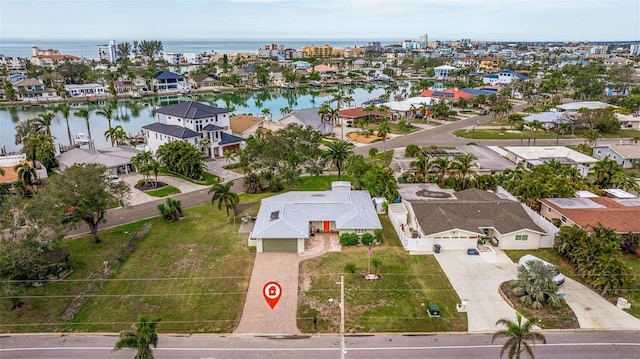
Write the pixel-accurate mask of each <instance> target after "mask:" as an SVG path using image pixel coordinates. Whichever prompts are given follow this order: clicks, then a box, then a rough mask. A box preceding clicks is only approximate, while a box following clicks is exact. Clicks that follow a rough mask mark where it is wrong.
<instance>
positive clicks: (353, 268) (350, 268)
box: [344, 263, 356, 273]
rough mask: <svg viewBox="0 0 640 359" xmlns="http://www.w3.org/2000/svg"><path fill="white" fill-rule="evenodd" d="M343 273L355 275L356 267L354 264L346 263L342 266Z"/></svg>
mask: <svg viewBox="0 0 640 359" xmlns="http://www.w3.org/2000/svg"><path fill="white" fill-rule="evenodd" d="M344 271H345V272H347V273H355V272H356V265H355V264H354V263H347V264H346V265H345V266H344Z"/></svg>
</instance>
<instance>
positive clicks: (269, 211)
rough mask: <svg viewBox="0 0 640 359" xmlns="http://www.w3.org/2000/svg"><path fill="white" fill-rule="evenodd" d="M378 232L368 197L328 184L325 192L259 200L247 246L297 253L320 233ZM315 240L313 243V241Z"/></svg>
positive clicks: (341, 184)
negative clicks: (327, 189) (258, 208)
mask: <svg viewBox="0 0 640 359" xmlns="http://www.w3.org/2000/svg"><path fill="white" fill-rule="evenodd" d="M378 229H382V224H381V223H380V219H379V218H378V215H377V213H376V209H375V207H374V205H373V201H372V199H371V195H369V191H366V190H351V184H350V183H349V182H341V181H339V182H332V183H331V190H329V191H291V192H287V193H283V194H279V195H275V196H272V197H269V198H265V199H263V200H262V202H261V205H260V211H259V212H258V215H257V216H256V222H255V227H254V228H253V232H251V234H250V235H249V245H250V246H255V247H256V251H257V252H259V253H260V252H298V253H302V252H304V249H305V241H313V240H314V239H315V238H316V236H319V235H321V234H323V233H329V234H330V235H331V234H334V235H336V236H340V235H342V234H343V233H356V234H358V235H363V234H365V233H371V234H374V232H375V231H376V230H378ZM316 240H317V239H316Z"/></svg>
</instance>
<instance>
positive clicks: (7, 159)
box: [0, 153, 48, 191]
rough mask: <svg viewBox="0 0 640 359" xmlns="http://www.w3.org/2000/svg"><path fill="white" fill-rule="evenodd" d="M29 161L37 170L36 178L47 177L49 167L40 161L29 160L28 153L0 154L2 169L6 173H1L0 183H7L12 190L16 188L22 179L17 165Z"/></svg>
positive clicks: (0, 167) (42, 178)
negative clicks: (16, 168)
mask: <svg viewBox="0 0 640 359" xmlns="http://www.w3.org/2000/svg"><path fill="white" fill-rule="evenodd" d="M23 163H28V164H29V166H31V168H33V169H34V170H35V172H36V176H35V178H34V180H44V179H47V178H48V176H47V169H46V168H44V166H42V164H41V163H40V162H38V161H35V162H34V161H27V155H25V154H24V153H21V154H17V155H7V156H0V169H2V172H3V173H4V174H0V185H7V186H8V188H9V190H10V191H13V190H15V188H14V184H15V183H16V182H17V181H19V180H20V178H18V172H17V171H16V170H15V166H16V165H22V164H23Z"/></svg>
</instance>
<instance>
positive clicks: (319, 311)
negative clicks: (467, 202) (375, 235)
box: [298, 217, 467, 333]
mask: <svg viewBox="0 0 640 359" xmlns="http://www.w3.org/2000/svg"><path fill="white" fill-rule="evenodd" d="M381 219H382V222H383V227H384V228H385V230H384V232H383V238H384V241H383V244H382V245H381V246H374V247H373V256H372V258H377V259H379V260H380V261H381V266H380V267H379V268H377V269H376V268H373V267H372V268H371V270H372V271H376V272H377V273H378V274H380V276H381V279H380V280H377V281H366V280H364V278H363V277H364V275H365V274H366V272H367V262H368V258H367V248H366V247H347V248H343V251H342V252H338V253H335V252H334V253H328V254H325V255H324V256H322V257H319V258H314V259H310V260H307V261H304V262H303V263H302V264H301V268H300V278H299V285H300V293H299V298H300V300H299V303H298V328H299V329H300V330H301V331H302V332H306V333H312V332H316V331H317V332H320V333H335V332H337V331H338V330H339V325H340V308H339V306H338V305H337V304H338V302H339V300H340V286H339V285H336V282H339V281H340V274H341V273H343V272H344V268H345V265H347V264H349V263H351V264H355V265H356V271H355V273H353V274H352V273H347V274H345V332H440V331H466V330H467V316H466V313H458V312H457V311H456V309H455V305H456V303H459V302H460V299H459V298H458V295H457V294H456V292H455V291H454V290H453V287H452V286H451V284H450V283H449V280H448V279H447V276H446V275H445V274H444V272H443V271H442V269H441V268H440V266H439V265H438V263H437V261H436V260H435V258H433V256H411V255H409V254H407V253H406V251H405V250H404V248H403V247H402V245H401V244H400V241H399V240H398V237H397V236H396V234H395V232H394V231H393V230H392V229H391V228H392V227H391V223H390V222H389V220H388V218H387V217H382V218H381ZM329 298H333V299H334V300H335V302H334V304H333V306H332V305H331V303H330V302H329ZM431 303H436V304H438V305H439V307H440V309H441V310H442V316H441V317H439V318H430V317H429V315H428V313H427V307H428V305H429V304H431ZM314 317H317V330H316V329H314V326H313V318H314Z"/></svg>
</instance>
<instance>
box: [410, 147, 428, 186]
mask: <svg viewBox="0 0 640 359" xmlns="http://www.w3.org/2000/svg"><path fill="white" fill-rule="evenodd" d="M410 165H411V168H412V169H413V170H414V171H415V176H414V180H417V179H419V178H422V181H423V182H424V183H428V182H429V171H430V170H431V166H432V165H433V163H432V162H431V161H430V159H429V158H428V157H426V156H424V155H422V154H420V155H419V156H418V159H417V160H415V161H413V162H411V164H410Z"/></svg>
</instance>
